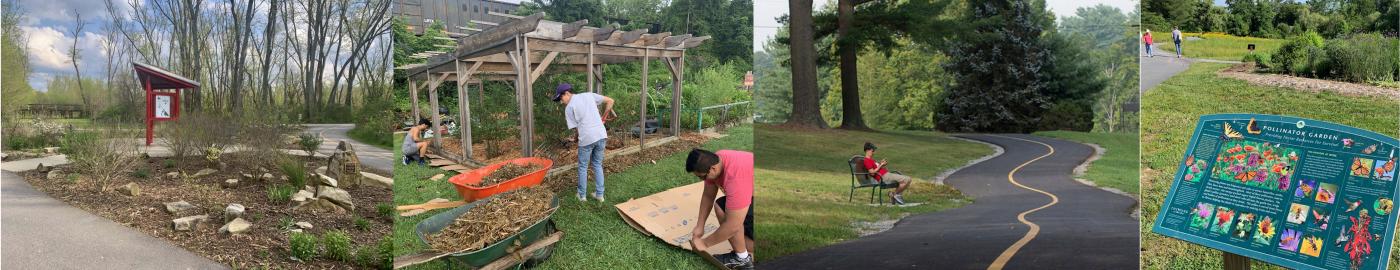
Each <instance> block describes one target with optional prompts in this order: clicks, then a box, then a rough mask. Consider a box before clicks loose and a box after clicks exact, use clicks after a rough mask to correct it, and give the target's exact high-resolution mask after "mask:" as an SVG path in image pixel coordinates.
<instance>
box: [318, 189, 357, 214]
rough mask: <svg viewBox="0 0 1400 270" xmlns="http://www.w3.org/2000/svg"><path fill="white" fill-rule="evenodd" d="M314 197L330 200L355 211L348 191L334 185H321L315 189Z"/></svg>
mask: <svg viewBox="0 0 1400 270" xmlns="http://www.w3.org/2000/svg"><path fill="white" fill-rule="evenodd" d="M316 198H317V199H323V200H330V201H331V202H332V203H335V204H336V205H339V206H340V207H343V208H345V209H349V210H350V211H355V202H353V201H351V200H350V192H348V191H345V190H344V189H339V188H335V187H328V186H321V187H318V188H317V189H316Z"/></svg>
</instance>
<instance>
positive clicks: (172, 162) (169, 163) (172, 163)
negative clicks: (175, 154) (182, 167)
mask: <svg viewBox="0 0 1400 270" xmlns="http://www.w3.org/2000/svg"><path fill="white" fill-rule="evenodd" d="M161 166H163V167H165V168H166V169H169V168H174V167H175V160H173V159H167V160H165V162H161Z"/></svg>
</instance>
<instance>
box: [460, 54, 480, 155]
mask: <svg viewBox="0 0 1400 270" xmlns="http://www.w3.org/2000/svg"><path fill="white" fill-rule="evenodd" d="M454 62H455V63H456V65H457V110H458V112H457V115H458V117H457V124H458V125H460V126H461V131H462V159H461V160H462V161H467V160H471V158H472V110H471V102H472V100H471V97H470V96H468V95H467V94H468V93H470V92H471V91H470V90H467V83H468V82H470V81H471V76H472V73H474V72H476V69H478V68H481V62H480V61H477V62H476V63H475V64H472V67H471V68H470V69H468V68H465V67H466V62H464V61H460V60H458V61H454ZM478 84H480V83H478Z"/></svg>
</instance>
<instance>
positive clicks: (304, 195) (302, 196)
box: [292, 189, 316, 202]
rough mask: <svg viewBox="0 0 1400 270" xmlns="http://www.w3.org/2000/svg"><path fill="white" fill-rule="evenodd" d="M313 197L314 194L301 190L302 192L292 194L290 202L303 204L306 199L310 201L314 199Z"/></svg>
mask: <svg viewBox="0 0 1400 270" xmlns="http://www.w3.org/2000/svg"><path fill="white" fill-rule="evenodd" d="M315 197H316V193H311V192H310V191H306V190H305V189H303V190H298V191H297V193H296V194H292V201H294V202H305V201H306V200H307V199H311V198H315Z"/></svg>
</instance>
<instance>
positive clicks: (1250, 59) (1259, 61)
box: [1240, 53, 1271, 69]
mask: <svg viewBox="0 0 1400 270" xmlns="http://www.w3.org/2000/svg"><path fill="white" fill-rule="evenodd" d="M1240 61H1241V62H1245V63H1254V65H1255V66H1258V67H1259V68H1265V69H1267V68H1269V67H1270V66H1271V63H1270V62H1269V55H1267V54H1262V53H1248V54H1245V55H1244V59H1242V60H1240Z"/></svg>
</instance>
